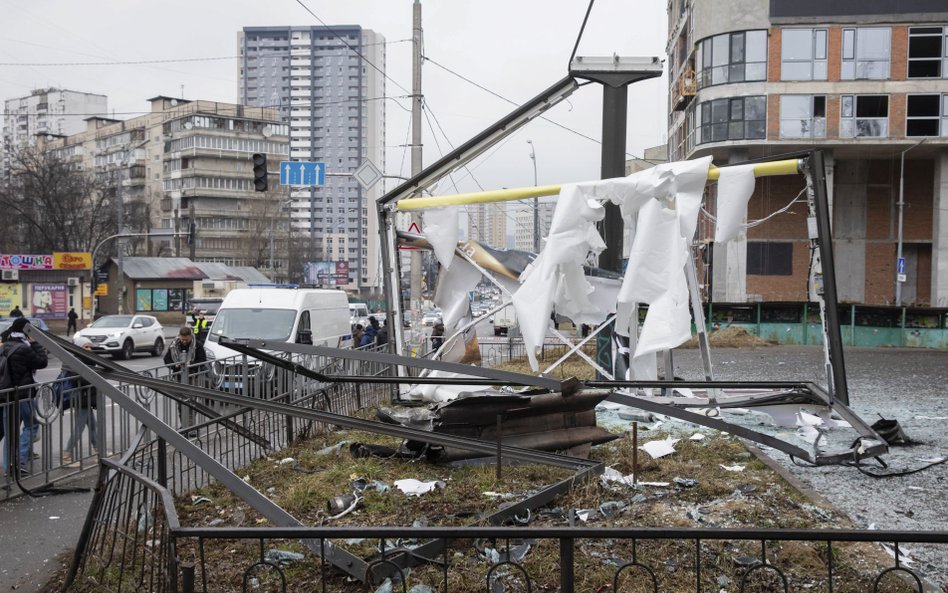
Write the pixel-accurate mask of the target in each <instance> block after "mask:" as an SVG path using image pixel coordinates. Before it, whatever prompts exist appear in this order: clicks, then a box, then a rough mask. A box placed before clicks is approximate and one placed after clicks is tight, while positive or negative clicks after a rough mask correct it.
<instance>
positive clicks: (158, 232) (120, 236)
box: [92, 229, 188, 321]
mask: <svg viewBox="0 0 948 593" xmlns="http://www.w3.org/2000/svg"><path fill="white" fill-rule="evenodd" d="M168 231H170V232H168ZM187 234H188V233H178V232H175V231H174V229H158V230H155V231H150V232H147V233H115V234H114V235H109V236H108V237H106V238H105V239H102V240H101V241H99V242H98V243H96V246H95V247H94V248H93V249H92V320H93V321H95V310H96V306H95V305H96V302H97V298H98V297H97V296H96V294H95V292H96V287H97V285H98V283H99V282H98V280H99V278H98V275H97V274H96V272H98V270H97V269H96V266H95V254H96V253H98V251H99V248H100V247H102V246H103V245H105V244H106V243H108V242H109V241H111V240H112V239H125V238H127V237H178V236H182V235H187ZM120 269H121V268H120ZM119 282H121V283H122V284H123V285H124V284H125V283H124V281H123V279H122V278H121V275H120V276H119ZM119 312H121V311H119Z"/></svg>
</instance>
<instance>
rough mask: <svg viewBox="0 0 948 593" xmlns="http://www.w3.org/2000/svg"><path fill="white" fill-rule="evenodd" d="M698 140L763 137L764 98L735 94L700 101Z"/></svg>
mask: <svg viewBox="0 0 948 593" xmlns="http://www.w3.org/2000/svg"><path fill="white" fill-rule="evenodd" d="M699 108H700V110H701V130H700V132H701V136H700V138H699V140H698V142H699V143H705V142H722V141H724V140H744V139H759V138H764V137H765V131H766V130H765V128H766V116H767V98H766V97H734V98H730V99H715V100H713V101H705V102H704V103H701V105H699Z"/></svg>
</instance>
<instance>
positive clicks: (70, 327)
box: [66, 307, 79, 336]
mask: <svg viewBox="0 0 948 593" xmlns="http://www.w3.org/2000/svg"><path fill="white" fill-rule="evenodd" d="M66 318H67V319H69V323H68V324H67V325H66V335H67V336H71V335H72V334H74V333H76V322H77V321H78V320H79V315H78V314H76V309H75V308H74V307H69V313H67V314H66Z"/></svg>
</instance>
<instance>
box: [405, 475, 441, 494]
mask: <svg viewBox="0 0 948 593" xmlns="http://www.w3.org/2000/svg"><path fill="white" fill-rule="evenodd" d="M395 487H396V488H398V489H399V490H401V491H402V492H404V493H405V494H407V495H408V496H421V495H422V494H426V493H428V492H432V491H433V490H436V489H437V488H439V487H440V488H443V487H444V482H439V481H437V480H434V481H431V482H422V481H421V480H416V479H414V478H406V479H404V480H395Z"/></svg>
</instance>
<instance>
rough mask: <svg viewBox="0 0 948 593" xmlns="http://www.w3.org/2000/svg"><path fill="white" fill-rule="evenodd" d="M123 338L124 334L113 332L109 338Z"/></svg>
mask: <svg viewBox="0 0 948 593" xmlns="http://www.w3.org/2000/svg"><path fill="white" fill-rule="evenodd" d="M121 336H122V332H120V331H117V332H112V333H110V334H109V337H110V338H118V337H121Z"/></svg>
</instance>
